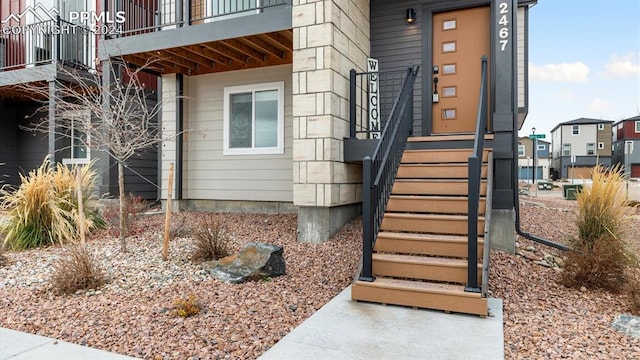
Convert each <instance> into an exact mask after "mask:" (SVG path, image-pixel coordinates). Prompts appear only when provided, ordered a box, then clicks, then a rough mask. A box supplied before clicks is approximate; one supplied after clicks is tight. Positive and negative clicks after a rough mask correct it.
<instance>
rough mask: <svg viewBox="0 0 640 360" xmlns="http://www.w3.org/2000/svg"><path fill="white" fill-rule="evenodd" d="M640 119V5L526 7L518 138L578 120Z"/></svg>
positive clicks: (585, 1) (597, 1)
mask: <svg viewBox="0 0 640 360" xmlns="http://www.w3.org/2000/svg"><path fill="white" fill-rule="evenodd" d="M636 115H640V0H579V1H578V0H538V4H536V5H535V6H534V7H532V8H531V9H529V114H528V115H527V118H526V120H525V123H524V125H523V126H522V129H521V130H520V136H526V135H528V134H531V131H532V130H531V129H532V127H535V128H536V134H541V133H544V134H546V140H547V141H550V132H551V129H553V128H554V127H555V126H556V125H557V124H559V123H561V122H565V121H569V120H574V119H578V118H582V117H584V118H595V119H605V120H613V121H618V120H622V119H625V118H630V117H633V116H636Z"/></svg>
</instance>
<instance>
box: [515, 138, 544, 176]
mask: <svg viewBox="0 0 640 360" xmlns="http://www.w3.org/2000/svg"><path fill="white" fill-rule="evenodd" d="M533 142H534V141H533V140H532V139H529V137H521V138H520V139H518V168H519V171H518V172H519V175H518V178H519V179H520V180H521V181H532V180H533V170H532V169H533ZM535 143H536V145H535V147H536V157H535V160H536V166H535V167H536V176H535V179H536V181H538V180H549V154H550V153H551V152H550V150H551V143H550V142H548V141H545V140H542V139H536V141H535Z"/></svg>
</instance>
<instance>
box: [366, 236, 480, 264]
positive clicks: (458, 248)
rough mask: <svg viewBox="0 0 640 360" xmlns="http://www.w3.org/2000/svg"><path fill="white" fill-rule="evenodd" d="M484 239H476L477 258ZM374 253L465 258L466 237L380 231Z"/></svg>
mask: <svg viewBox="0 0 640 360" xmlns="http://www.w3.org/2000/svg"><path fill="white" fill-rule="evenodd" d="M483 246H484V239H483V238H482V237H479V238H478V256H480V254H482V251H483ZM373 250H374V251H382V252H392V253H402V254H416V255H417V254H419V255H431V256H450V257H459V258H466V257H467V237H466V236H456V235H434V234H416V233H400V232H390V231H382V232H380V233H379V234H378V239H377V240H376V244H375V246H374V249H373Z"/></svg>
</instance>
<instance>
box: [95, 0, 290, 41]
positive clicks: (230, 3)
mask: <svg viewBox="0 0 640 360" xmlns="http://www.w3.org/2000/svg"><path fill="white" fill-rule="evenodd" d="M103 1H104V7H105V9H107V10H108V11H109V13H110V14H121V16H122V17H124V21H120V22H118V23H116V24H113V25H114V26H113V27H114V31H110V32H108V33H106V34H105V36H106V37H107V38H115V37H120V36H131V35H138V34H144V33H149V32H154V31H161V30H170V29H174V28H177V27H181V26H183V25H185V24H188V25H191V24H200V23H205V22H211V21H218V20H223V19H228V18H232V17H239V16H245V15H251V14H257V13H261V12H264V11H268V10H269V9H273V8H277V7H282V6H291V2H292V0H103Z"/></svg>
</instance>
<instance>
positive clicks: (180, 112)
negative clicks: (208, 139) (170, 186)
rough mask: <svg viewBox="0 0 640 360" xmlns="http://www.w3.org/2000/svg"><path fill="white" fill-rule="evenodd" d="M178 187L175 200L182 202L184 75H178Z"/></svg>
mask: <svg viewBox="0 0 640 360" xmlns="http://www.w3.org/2000/svg"><path fill="white" fill-rule="evenodd" d="M176 93H177V96H178V97H177V99H176V133H177V136H176V164H175V169H176V174H175V178H176V185H175V193H174V199H175V200H182V158H183V152H182V150H183V148H184V145H183V140H184V139H183V132H184V101H183V95H184V76H183V75H182V74H176Z"/></svg>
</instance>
